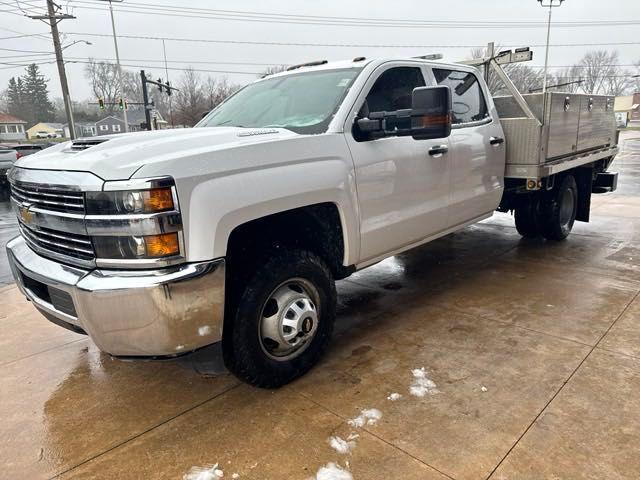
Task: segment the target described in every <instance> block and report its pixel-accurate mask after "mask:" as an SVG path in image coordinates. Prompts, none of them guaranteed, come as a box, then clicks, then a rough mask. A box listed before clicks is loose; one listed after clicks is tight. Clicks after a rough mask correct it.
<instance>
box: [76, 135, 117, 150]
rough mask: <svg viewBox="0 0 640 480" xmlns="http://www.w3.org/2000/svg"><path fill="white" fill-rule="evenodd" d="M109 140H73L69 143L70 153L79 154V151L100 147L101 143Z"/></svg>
mask: <svg viewBox="0 0 640 480" xmlns="http://www.w3.org/2000/svg"><path fill="white" fill-rule="evenodd" d="M107 140H109V139H108V138H79V139H78V140H74V141H73V142H71V151H72V152H79V151H81V150H86V149H87V148H91V147H94V146H96V145H100V144H101V143H103V142H106V141H107Z"/></svg>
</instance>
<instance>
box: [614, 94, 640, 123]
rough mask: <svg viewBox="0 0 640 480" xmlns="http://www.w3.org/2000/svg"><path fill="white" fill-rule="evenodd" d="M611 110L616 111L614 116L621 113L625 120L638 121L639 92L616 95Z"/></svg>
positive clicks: (639, 110) (639, 117) (639, 116)
mask: <svg viewBox="0 0 640 480" xmlns="http://www.w3.org/2000/svg"><path fill="white" fill-rule="evenodd" d="M613 111H614V112H615V113H616V117H617V116H619V115H623V116H624V117H625V119H626V122H629V121H631V122H639V121H640V93H634V94H633V95H625V96H622V97H616V100H615V102H614V104H613ZM625 124H626V123H625Z"/></svg>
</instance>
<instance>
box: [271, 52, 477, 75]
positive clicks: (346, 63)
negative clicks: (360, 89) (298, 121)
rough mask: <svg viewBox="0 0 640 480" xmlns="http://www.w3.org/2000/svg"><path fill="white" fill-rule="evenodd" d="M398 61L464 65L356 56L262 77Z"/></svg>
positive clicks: (413, 59)
mask: <svg viewBox="0 0 640 480" xmlns="http://www.w3.org/2000/svg"><path fill="white" fill-rule="evenodd" d="M398 61H401V62H415V63H428V64H433V63H437V64H439V65H442V66H445V67H461V66H463V65H462V64H459V63H454V62H443V61H441V60H431V59H424V58H420V57H404V56H402V57H372V58H366V57H355V58H354V59H353V60H338V61H331V62H330V61H326V60H316V61H310V62H305V63H302V64H300V65H292V66H291V67H288V69H287V70H284V71H282V72H278V73H273V74H270V75H265V76H263V77H262V78H261V79H264V78H275V77H282V76H286V75H291V74H295V73H300V72H309V71H319V70H337V69H341V68H362V67H364V66H365V65H370V64H372V63H376V64H377V65H381V64H383V63H386V62H398ZM293 67H295V68H293ZM465 67H468V66H466V65H465ZM261 79H260V80H261Z"/></svg>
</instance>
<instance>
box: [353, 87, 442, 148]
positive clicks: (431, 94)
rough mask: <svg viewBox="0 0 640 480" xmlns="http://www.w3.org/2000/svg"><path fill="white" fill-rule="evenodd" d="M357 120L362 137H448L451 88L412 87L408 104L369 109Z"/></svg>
mask: <svg viewBox="0 0 640 480" xmlns="http://www.w3.org/2000/svg"><path fill="white" fill-rule="evenodd" d="M356 123H357V126H358V130H359V137H360V138H361V139H362V140H373V139H376V138H384V137H408V136H412V137H413V138H414V139H416V140H429V139H433V138H445V137H448V136H449V135H450V134H451V90H450V89H449V87H447V86H438V87H418V88H415V89H414V90H413V92H412V95H411V108H407V109H404V110H396V111H393V112H371V113H369V115H368V116H367V117H366V118H359V119H358V120H357V121H356Z"/></svg>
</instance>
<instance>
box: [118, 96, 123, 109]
mask: <svg viewBox="0 0 640 480" xmlns="http://www.w3.org/2000/svg"><path fill="white" fill-rule="evenodd" d="M118 108H119V109H120V110H124V100H122V98H120V99H119V100H118Z"/></svg>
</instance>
